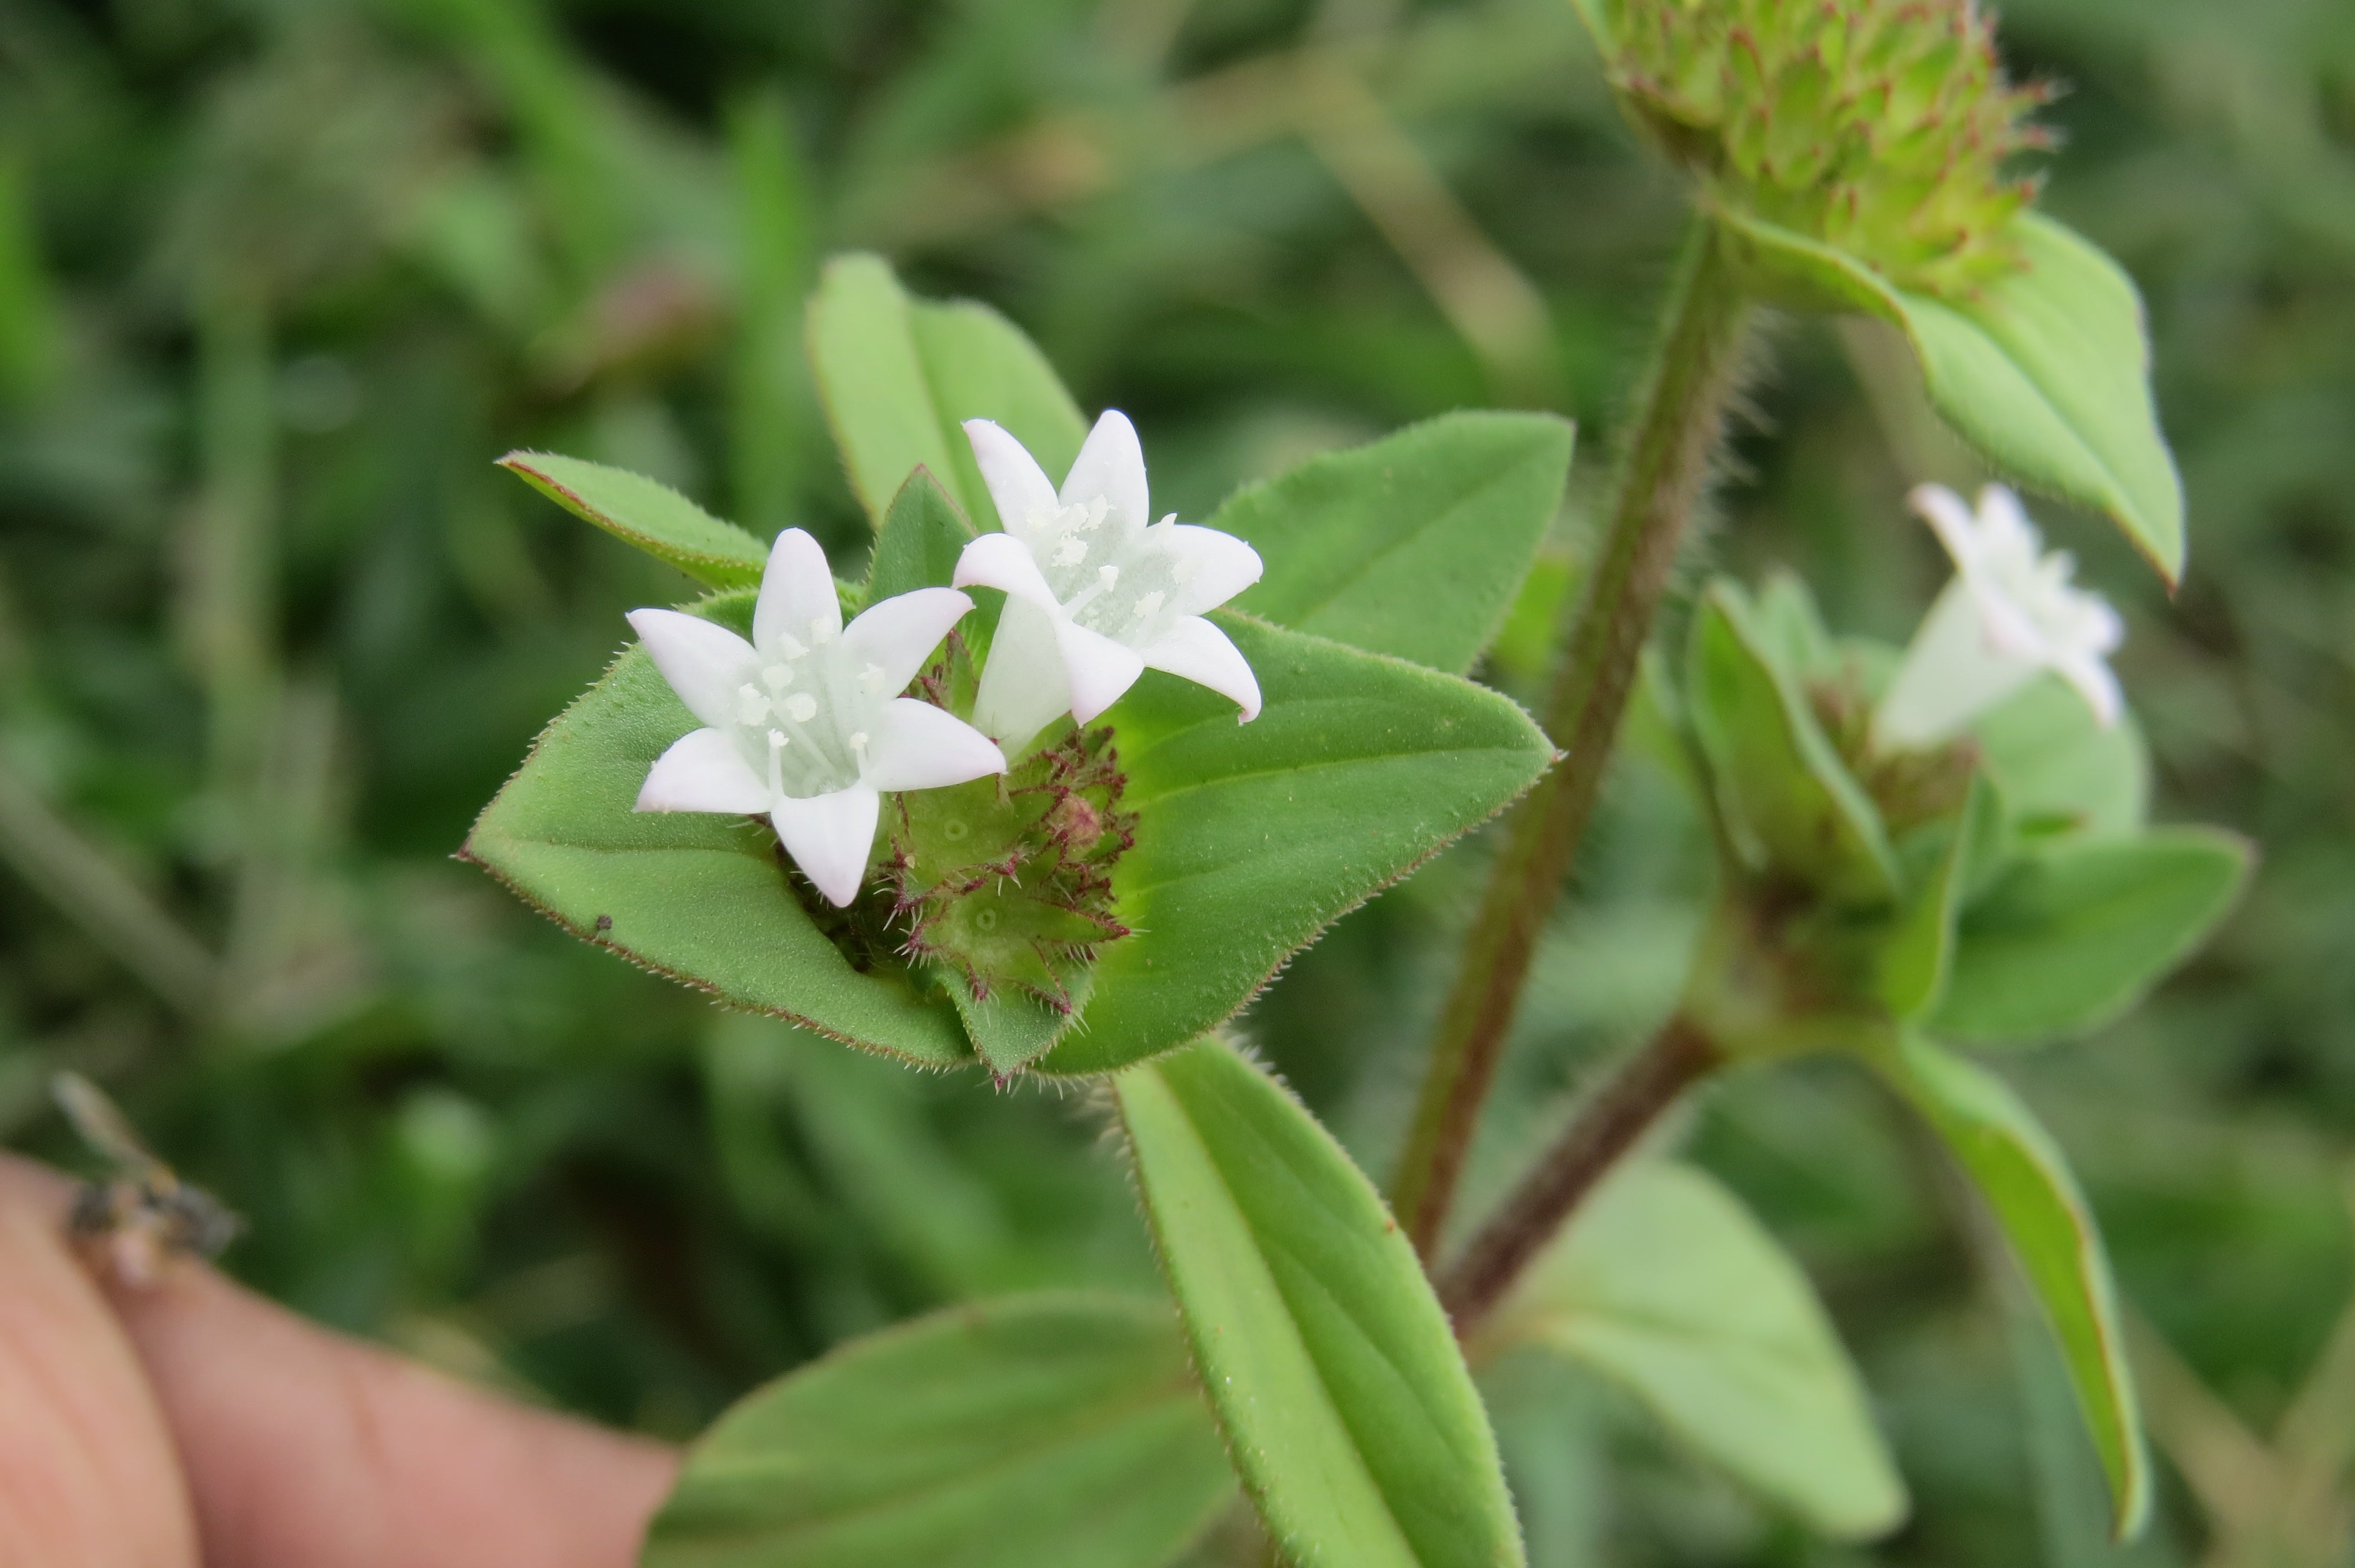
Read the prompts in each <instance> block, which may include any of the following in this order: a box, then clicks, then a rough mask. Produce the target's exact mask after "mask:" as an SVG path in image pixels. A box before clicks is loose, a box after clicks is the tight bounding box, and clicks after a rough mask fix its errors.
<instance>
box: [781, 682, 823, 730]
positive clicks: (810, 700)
mask: <svg viewBox="0 0 2355 1568" xmlns="http://www.w3.org/2000/svg"><path fill="white" fill-rule="evenodd" d="M785 716H786V717H787V718H790V719H792V720H793V721H794V723H795V724H807V723H809V721H810V720H812V719H814V718H815V717H817V699H816V698H815V697H813V696H811V695H810V694H808V693H807V692H795V693H794V694H793V695H792V696H790V697H787V698H786V699H785ZM770 733H771V734H774V733H775V731H771V732H770Z"/></svg>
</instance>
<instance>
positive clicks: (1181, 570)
mask: <svg viewBox="0 0 2355 1568" xmlns="http://www.w3.org/2000/svg"><path fill="white" fill-rule="evenodd" d="M1201 569H1202V557H1201V556H1178V557H1177V567H1176V568H1175V569H1174V570H1172V571H1171V573H1170V574H1169V575H1170V576H1172V577H1176V578H1177V586H1178V587H1180V588H1183V587H1185V586H1186V585H1187V584H1188V583H1190V582H1192V581H1193V580H1194V574H1195V573H1196V572H1199V571H1200V570H1201Z"/></svg>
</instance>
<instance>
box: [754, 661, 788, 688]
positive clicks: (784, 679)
mask: <svg viewBox="0 0 2355 1568" xmlns="http://www.w3.org/2000/svg"><path fill="white" fill-rule="evenodd" d="M761 679H762V680H763V681H766V682H767V683H769V690H770V691H772V692H782V691H783V690H784V689H785V688H786V687H787V686H790V685H792V684H793V683H794V673H793V670H792V669H791V668H790V667H789V666H786V665H783V664H772V665H770V666H769V667H768V668H767V669H765V670H763V671H762V672H761Z"/></svg>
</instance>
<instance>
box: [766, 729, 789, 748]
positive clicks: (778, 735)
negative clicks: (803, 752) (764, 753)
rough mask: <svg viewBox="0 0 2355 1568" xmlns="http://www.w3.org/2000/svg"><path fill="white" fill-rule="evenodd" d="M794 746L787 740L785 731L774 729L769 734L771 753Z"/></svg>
mask: <svg viewBox="0 0 2355 1568" xmlns="http://www.w3.org/2000/svg"><path fill="white" fill-rule="evenodd" d="M792 744H793V742H792V741H791V740H789V739H787V738H786V736H785V732H784V731H783V730H781V729H773V730H771V731H770V732H769V749H770V750H771V751H783V750H784V748H785V747H789V746H791V745H792Z"/></svg>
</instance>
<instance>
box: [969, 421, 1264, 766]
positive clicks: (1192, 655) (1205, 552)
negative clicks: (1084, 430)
mask: <svg viewBox="0 0 2355 1568" xmlns="http://www.w3.org/2000/svg"><path fill="white" fill-rule="evenodd" d="M964 432H965V436H966V438H967V439H968V440H971V441H972V442H973V455H974V456H975V459H977V460H978V461H979V462H980V464H981V476H982V478H983V480H985V481H986V482H987V483H988V485H989V498H990V500H992V501H993V502H995V503H996V505H997V515H998V517H999V519H1000V520H1001V521H1002V522H1003V523H1004V524H1006V531H1005V532H1004V533H1002V534H984V535H982V536H981V537H980V538H978V539H975V541H974V542H973V543H972V544H970V545H967V546H965V547H964V555H962V556H959V557H958V559H957V567H956V577H955V581H956V585H957V587H959V588H964V587H967V586H969V585H971V584H974V583H979V584H981V585H983V586H984V587H986V588H1003V589H1005V590H1006V594H1007V599H1006V613H1005V615H1004V617H1003V618H1002V619H1000V620H999V621H998V625H997V635H996V640H995V641H993V642H992V643H991V645H990V650H989V662H988V663H987V664H986V665H985V666H983V669H982V673H981V687H980V690H979V692H978V693H977V694H975V700H974V715H973V716H974V722H975V723H976V724H978V725H979V726H981V727H982V728H984V729H986V730H987V731H988V732H989V733H990V734H992V735H994V736H997V737H998V739H1000V740H1002V741H1004V742H1005V743H1006V744H1007V745H1008V746H1010V747H1018V746H1020V745H1021V744H1022V743H1023V742H1024V741H1027V740H1028V739H1029V738H1030V737H1031V736H1034V735H1036V734H1037V733H1038V732H1039V728H1040V727H1041V726H1044V725H1045V724H1046V723H1047V722H1048V721H1049V720H1050V719H1052V718H1054V717H1055V716H1056V715H1058V714H1062V713H1066V712H1068V713H1069V714H1071V716H1072V717H1074V718H1076V719H1078V720H1079V721H1080V722H1081V723H1082V724H1086V723H1088V722H1089V721H1090V720H1092V719H1093V718H1094V717H1095V716H1096V715H1098V714H1100V713H1102V712H1103V711H1104V709H1106V708H1108V707H1110V706H1112V705H1113V704H1114V703H1115V702H1117V701H1119V699H1120V695H1121V694H1122V693H1124V692H1125V691H1127V690H1128V688H1129V687H1130V686H1132V685H1134V684H1135V683H1136V678H1137V677H1138V676H1139V675H1141V674H1143V673H1145V672H1146V670H1148V669H1153V670H1166V671H1167V672H1168V673H1171V674H1173V675H1179V676H1183V677H1184V678H1185V679H1187V680H1188V681H1193V682H1196V683H1199V684H1201V685H1205V686H1208V687H1209V688H1210V690H1212V691H1214V692H1218V693H1220V694H1223V695H1226V696H1229V697H1231V698H1233V699H1234V700H1235V702H1236V703H1237V704H1238V705H1240V706H1241V709H1242V713H1241V717H1240V718H1239V719H1238V721H1237V722H1239V723H1243V724H1248V723H1250V722H1251V721H1252V719H1254V718H1257V717H1258V716H1259V708H1260V699H1259V682H1258V681H1257V680H1256V679H1254V678H1253V677H1252V669H1251V665H1250V664H1249V663H1248V662H1245V661H1244V659H1243V656H1242V653H1241V651H1240V650H1239V649H1237V648H1236V647H1235V645H1234V644H1233V643H1232V642H1231V641H1228V639H1227V634H1226V633H1225V632H1223V631H1220V630H1219V629H1218V628H1217V627H1215V626H1213V625H1211V624H1210V623H1209V621H1207V620H1203V619H1202V615H1203V612H1204V611H1206V610H1209V609H1216V608H1217V607H1218V606H1220V605H1222V604H1224V603H1226V602H1227V600H1229V599H1232V598H1233V597H1234V596H1235V595H1237V594H1239V593H1241V592H1242V590H1243V589H1245V588H1249V587H1250V586H1251V585H1252V584H1253V583H1255V582H1257V581H1258V580H1259V574H1260V559H1259V552H1258V551H1256V550H1254V549H1252V547H1251V546H1249V545H1246V544H1244V543H1243V542H1242V541H1241V539H1238V538H1236V537H1235V536H1234V535H1231V534H1221V533H1220V532H1219V531H1218V530H1217V529H1215V528H1198V527H1194V526H1192V525H1190V524H1183V523H1180V522H1178V521H1177V514H1175V513H1172V514H1169V515H1168V516H1167V517H1164V518H1163V519H1162V520H1161V521H1160V522H1158V523H1149V522H1148V520H1149V519H1150V518H1151V517H1152V515H1153V514H1152V510H1151V508H1150V506H1149V505H1148V504H1147V502H1146V488H1145V453H1144V451H1143V450H1142V449H1140V448H1139V447H1138V445H1137V442H1136V430H1135V428H1134V427H1132V426H1131V425H1130V424H1129V422H1128V418H1127V416H1126V415H1124V414H1122V413H1121V412H1119V411H1118V410H1117V409H1107V410H1106V411H1105V413H1104V416H1103V418H1100V419H1098V420H1097V421H1096V428H1095V429H1092V430H1091V431H1089V432H1088V439H1087V442H1086V444H1085V445H1083V446H1082V447H1081V448H1080V455H1079V457H1078V458H1077V459H1076V460H1075V461H1073V462H1072V464H1071V472H1070V473H1069V474H1068V475H1066V476H1065V477H1064V480H1063V488H1062V491H1061V493H1060V494H1058V493H1057V492H1056V490H1055V487H1054V485H1053V483H1052V482H1050V481H1049V479H1048V478H1047V475H1046V473H1045V472H1044V471H1041V470H1040V468H1039V464H1038V462H1037V461H1035V460H1034V459H1032V457H1031V456H1030V454H1029V453H1028V451H1026V450H1023V446H1022V443H1021V442H1019V441H1018V440H1015V439H1014V438H1013V437H1012V436H1010V435H1008V434H1007V433H1006V431H1004V430H1003V429H999V428H998V427H997V426H996V425H994V424H992V423H990V421H988V420H987V419H968V420H966V421H965V426H964Z"/></svg>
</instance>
